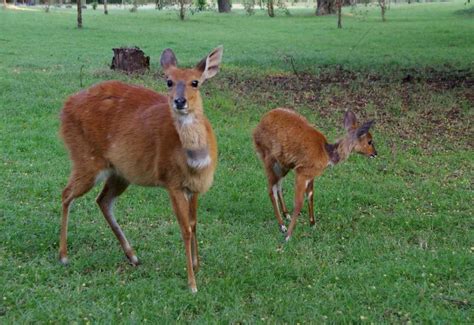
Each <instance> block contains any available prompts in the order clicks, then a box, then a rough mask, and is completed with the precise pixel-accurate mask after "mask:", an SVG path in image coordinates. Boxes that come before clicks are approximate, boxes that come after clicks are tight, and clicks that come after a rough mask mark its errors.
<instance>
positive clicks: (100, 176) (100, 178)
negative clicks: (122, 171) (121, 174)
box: [94, 168, 112, 184]
mask: <svg viewBox="0 0 474 325" xmlns="http://www.w3.org/2000/svg"><path fill="white" fill-rule="evenodd" d="M110 175H112V169H110V168H108V169H103V170H101V171H100V172H99V173H98V174H97V176H96V177H95V182H94V183H95V184H98V183H100V182H102V181H103V180H106V179H107V178H109V177H110Z"/></svg>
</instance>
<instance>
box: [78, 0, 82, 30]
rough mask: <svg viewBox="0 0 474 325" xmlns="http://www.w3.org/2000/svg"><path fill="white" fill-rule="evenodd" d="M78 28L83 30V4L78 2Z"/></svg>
mask: <svg viewBox="0 0 474 325" xmlns="http://www.w3.org/2000/svg"><path fill="white" fill-rule="evenodd" d="M77 28H82V3H81V0H77Z"/></svg>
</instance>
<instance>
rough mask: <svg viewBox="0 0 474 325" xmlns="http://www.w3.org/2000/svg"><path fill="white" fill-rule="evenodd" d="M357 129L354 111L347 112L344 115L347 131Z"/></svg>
mask: <svg viewBox="0 0 474 325" xmlns="http://www.w3.org/2000/svg"><path fill="white" fill-rule="evenodd" d="M356 127H357V117H356V116H355V114H354V113H353V112H352V111H347V112H346V113H345V114H344V128H345V129H346V130H347V131H350V130H352V129H355V128H356Z"/></svg>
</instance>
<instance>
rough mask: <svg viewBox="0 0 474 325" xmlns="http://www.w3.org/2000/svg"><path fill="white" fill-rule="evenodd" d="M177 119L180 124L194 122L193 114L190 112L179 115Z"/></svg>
mask: <svg viewBox="0 0 474 325" xmlns="http://www.w3.org/2000/svg"><path fill="white" fill-rule="evenodd" d="M178 121H179V124H181V125H182V126H184V125H190V124H193V123H194V116H193V115H192V114H186V115H180V116H179V117H178Z"/></svg>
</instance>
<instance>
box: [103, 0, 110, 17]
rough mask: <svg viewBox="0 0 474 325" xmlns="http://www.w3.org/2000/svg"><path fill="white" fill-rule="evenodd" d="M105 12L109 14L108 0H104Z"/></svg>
mask: <svg viewBox="0 0 474 325" xmlns="http://www.w3.org/2000/svg"><path fill="white" fill-rule="evenodd" d="M104 14H106V15H108V14H109V11H108V10H107V0H104Z"/></svg>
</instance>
